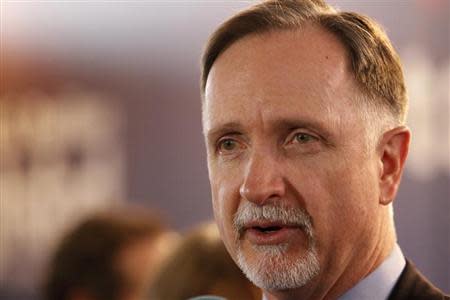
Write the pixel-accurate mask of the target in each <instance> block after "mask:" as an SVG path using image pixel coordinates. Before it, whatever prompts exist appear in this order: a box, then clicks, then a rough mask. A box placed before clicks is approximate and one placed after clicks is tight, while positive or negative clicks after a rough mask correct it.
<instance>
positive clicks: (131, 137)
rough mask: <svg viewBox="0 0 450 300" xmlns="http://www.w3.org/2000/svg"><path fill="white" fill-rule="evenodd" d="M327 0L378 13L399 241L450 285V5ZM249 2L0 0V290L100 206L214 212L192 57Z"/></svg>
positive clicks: (178, 220) (22, 277)
mask: <svg viewBox="0 0 450 300" xmlns="http://www.w3.org/2000/svg"><path fill="white" fill-rule="evenodd" d="M330 2H331V3H332V4H334V5H336V6H337V7H339V8H341V9H343V10H355V11H358V12H361V13H365V14H368V15H370V16H372V17H373V18H375V19H376V20H378V21H379V22H381V23H382V24H383V25H384V27H385V28H386V30H387V32H388V34H389V36H390V37H391V39H392V41H393V43H394V46H395V47H396V49H397V50H398V52H399V53H400V56H401V58H402V61H403V63H404V67H405V74H406V79H407V84H408V88H409V96H410V113H409V120H408V123H409V126H410V127H411V129H412V130H413V140H412V147H411V153H410V157H409V160H408V162H407V166H406V173H405V174H404V178H403V183H402V185H401V188H400V193H399V195H398V198H397V200H396V202H395V209H396V210H395V216H396V224H397V229H398V236H399V242H400V245H401V247H402V249H403V251H404V252H405V254H406V256H407V257H408V258H410V259H411V260H413V261H414V262H415V264H416V265H417V266H418V267H419V268H420V269H421V270H422V271H423V273H424V274H425V275H426V276H428V278H429V279H430V280H431V281H432V282H433V283H435V284H436V285H437V286H438V287H440V288H441V289H443V290H444V291H445V292H447V293H449V292H450V279H449V269H450V255H449V253H450V236H449V232H450V200H449V198H450V197H449V192H450V189H449V183H450V158H449V156H450V154H449V153H450V149H449V148H450V147H449V143H450V140H449V136H450V135H449V109H450V105H449V95H450V92H449V86H450V79H449V73H450V49H449V44H450V41H449V36H450V33H449V30H450V29H449V27H450V25H449V20H450V1H447V0H409V1H406V0H404V1H384V0H382V1H372V0H370V1H357V0H353V1H349V0H341V1H340V0H334V1H330ZM251 3H252V1H182V0H181V1H150V0H148V1H95V0H94V1H82V0H78V1H31V0H30V1H10V0H1V1H0V25H1V28H0V34H1V35H0V75H1V78H0V84H1V86H0V87H1V89H0V105H1V109H0V118H1V119H0V120H1V124H0V125H1V127H0V133H1V135H0V201H1V202H0V203H1V205H0V209H1V211H0V217H1V219H0V225H1V228H0V297H1V298H2V299H7V297H8V295H15V296H14V298H11V299H36V294H37V293H36V290H37V287H38V282H39V278H40V277H41V276H42V272H43V269H44V266H45V264H46V261H47V259H48V255H49V252H50V251H51V250H52V249H53V247H54V245H55V243H56V241H58V239H59V238H60V237H61V235H62V234H63V233H64V232H65V231H66V230H67V228H69V227H70V226H72V225H73V224H74V223H75V222H77V221H78V220H80V219H81V218H82V217H83V216H86V215H87V214H88V213H90V212H92V211H94V210H96V209H99V208H105V207H112V206H115V205H118V204H123V203H124V202H129V203H133V204H139V205H144V206H148V207H151V208H154V209H156V210H158V211H160V212H161V213H162V214H163V215H164V217H165V218H167V220H168V221H169V223H170V224H171V225H172V226H173V227H174V228H175V229H177V230H186V229H187V228H190V227H192V226H194V225H195V224H197V223H199V222H202V221H205V220H208V219H210V218H212V207H211V204H210V192H209V183H208V174H207V169H206V162H205V150H204V145H203V137H202V134H201V119H200V96H199V80H198V79H199V75H200V71H199V65H200V63H199V60H200V55H201V51H202V49H203V45H204V43H205V41H206V39H207V37H208V35H209V33H211V32H212V30H213V29H214V28H215V27H216V26H217V25H218V24H219V23H220V22H221V21H222V20H224V19H225V18H226V17H228V16H230V15H232V14H233V13H234V12H236V11H238V10H239V9H241V8H243V7H246V6H248V5H250V4H251ZM4 297H5V298H4ZM9 297H13V296H9Z"/></svg>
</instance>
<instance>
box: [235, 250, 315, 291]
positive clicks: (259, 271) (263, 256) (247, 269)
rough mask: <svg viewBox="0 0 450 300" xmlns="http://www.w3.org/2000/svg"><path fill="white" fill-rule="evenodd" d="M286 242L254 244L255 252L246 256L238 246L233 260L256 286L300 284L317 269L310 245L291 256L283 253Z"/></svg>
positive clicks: (282, 287) (283, 287) (276, 287)
mask: <svg viewBox="0 0 450 300" xmlns="http://www.w3.org/2000/svg"><path fill="white" fill-rule="evenodd" d="M287 246H288V245H273V246H272V245H271V246H256V245H253V246H252V247H253V249H254V251H255V252H256V253H258V254H257V255H255V256H254V257H253V260H250V259H248V258H247V257H246V256H245V254H244V253H243V251H242V249H241V247H240V246H239V247H238V249H237V263H238V265H239V267H240V268H241V270H242V271H243V272H244V274H245V275H246V276H247V278H248V279H249V280H250V281H251V282H253V283H254V284H255V285H256V286H258V287H260V288H262V289H264V290H268V291H276V290H287V289H295V288H299V287H302V286H304V285H305V284H307V283H308V282H309V281H310V280H311V279H313V278H314V277H315V276H316V275H317V274H318V273H319V270H320V265H319V260H318V258H317V253H316V251H315V249H314V248H310V249H308V251H307V252H306V253H305V255H303V256H302V257H299V258H297V259H295V260H293V258H291V257H287V256H286V251H287V248H288V247H287Z"/></svg>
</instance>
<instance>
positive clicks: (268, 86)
mask: <svg viewBox="0 0 450 300" xmlns="http://www.w3.org/2000/svg"><path fill="white" fill-rule="evenodd" d="M355 93H357V88H356V83H355V80H354V79H353V76H352V74H351V72H350V66H349V60H348V55H347V52H346V49H345V48H344V46H343V45H342V43H341V42H340V41H339V40H338V39H337V37H335V36H334V35H333V34H331V33H329V32H328V31H326V30H325V29H322V28H320V27H317V26H312V25H306V26H305V28H302V29H299V30H284V31H273V32H268V33H264V34H258V35H256V34H255V35H251V36H248V37H245V38H243V39H241V40H239V41H237V42H236V43H234V44H233V45H231V46H230V48H228V49H227V50H226V51H225V52H224V53H222V54H221V55H220V56H219V57H218V59H217V60H216V62H215V63H214V65H213V67H212V69H211V72H210V74H209V76H208V80H207V84H206V89H205V101H204V112H205V113H206V115H205V114H204V120H203V121H204V127H205V129H208V127H210V125H212V124H211V122H214V123H217V122H219V123H220V122H221V121H222V120H221V118H224V119H229V117H230V116H229V115H227V114H226V112H228V111H235V112H242V114H245V113H246V112H247V111H248V112H250V111H255V110H258V111H260V112H261V111H264V110H267V111H270V112H271V114H273V112H274V111H277V112H280V113H281V112H282V111H283V110H284V111H286V113H295V111H294V110H295V109H299V110H303V109H302V107H303V108H304V109H307V110H308V111H309V112H310V113H314V112H316V113H324V112H326V111H330V110H333V109H334V110H336V109H341V110H346V109H347V108H348V106H349V105H352V104H353V102H354V98H355V97H354V96H355ZM336 112H337V111H335V113H336ZM208 114H213V115H214V116H213V118H210V116H209V115H208ZM223 121H229V120H223Z"/></svg>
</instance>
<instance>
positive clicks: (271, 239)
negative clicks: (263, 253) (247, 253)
mask: <svg viewBox="0 0 450 300" xmlns="http://www.w3.org/2000/svg"><path fill="white" fill-rule="evenodd" d="M298 234H302V230H301V229H300V228H299V227H281V228H280V229H279V230H276V231H270V232H263V231H260V230H257V229H254V228H249V229H247V230H245V234H244V237H245V238H246V239H248V241H249V242H250V243H252V244H256V245H277V244H284V243H288V242H289V241H292V239H293V238H295V236H296V235H298Z"/></svg>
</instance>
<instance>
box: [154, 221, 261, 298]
mask: <svg viewBox="0 0 450 300" xmlns="http://www.w3.org/2000/svg"><path fill="white" fill-rule="evenodd" d="M201 295H215V296H220V297H224V298H226V299H230V300H232V299H247V300H260V299H261V297H262V294H261V292H260V290H259V288H257V287H256V286H254V285H253V284H252V283H251V282H250V281H249V280H248V279H247V278H246V277H245V275H244V274H243V273H242V271H241V270H240V269H239V268H238V267H237V265H236V264H235V263H234V262H233V260H232V259H231V257H230V255H229V254H228V252H227V250H226V248H225V245H224V244H223V243H222V240H221V239H220V235H219V230H218V229H217V226H216V224H215V223H207V224H203V225H200V226H198V227H197V228H196V229H194V230H192V231H191V232H189V233H187V235H186V237H185V238H184V239H183V240H182V241H181V243H180V244H179V245H178V247H177V248H176V249H175V251H174V252H173V253H172V255H171V256H170V257H168V259H167V260H166V263H165V264H164V265H163V266H162V268H161V269H160V273H159V275H158V276H157V277H156V279H155V281H154V285H153V287H152V288H151V294H150V298H149V299H152V300H186V299H189V298H192V297H195V296H201Z"/></svg>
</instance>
